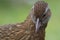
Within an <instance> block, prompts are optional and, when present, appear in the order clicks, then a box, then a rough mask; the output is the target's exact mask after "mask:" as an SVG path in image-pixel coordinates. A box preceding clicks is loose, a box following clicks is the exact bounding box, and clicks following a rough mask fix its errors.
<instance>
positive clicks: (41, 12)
mask: <svg viewBox="0 0 60 40" xmlns="http://www.w3.org/2000/svg"><path fill="white" fill-rule="evenodd" d="M50 17H51V10H50V8H49V6H48V3H47V2H45V1H37V2H36V3H35V4H34V5H33V7H32V8H31V11H30V13H29V15H28V16H27V18H26V20H25V21H24V22H22V23H16V24H7V25H2V26H0V40H45V29H46V27H47V24H48V21H49V19H50Z"/></svg>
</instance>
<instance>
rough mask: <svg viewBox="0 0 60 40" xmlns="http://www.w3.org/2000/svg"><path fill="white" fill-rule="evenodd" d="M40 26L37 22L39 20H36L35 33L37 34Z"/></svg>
mask: <svg viewBox="0 0 60 40" xmlns="http://www.w3.org/2000/svg"><path fill="white" fill-rule="evenodd" d="M40 26H41V22H40V21H39V18H37V21H36V30H35V31H36V32H38V30H39V28H40Z"/></svg>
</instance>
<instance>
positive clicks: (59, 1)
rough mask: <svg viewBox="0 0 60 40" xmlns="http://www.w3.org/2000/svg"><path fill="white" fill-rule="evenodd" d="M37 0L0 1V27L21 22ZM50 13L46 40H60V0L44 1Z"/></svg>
mask: <svg viewBox="0 0 60 40" xmlns="http://www.w3.org/2000/svg"><path fill="white" fill-rule="evenodd" d="M36 1H38V0H0V25H4V24H12V23H18V22H23V21H24V20H25V19H26V17H27V15H28V14H29V12H30V10H31V7H32V6H33V4H34V3H35V2H36ZM44 1H46V2H47V3H48V4H49V7H50V9H51V12H52V16H51V19H50V21H49V23H48V26H47V28H46V37H45V39H46V40H60V0H44Z"/></svg>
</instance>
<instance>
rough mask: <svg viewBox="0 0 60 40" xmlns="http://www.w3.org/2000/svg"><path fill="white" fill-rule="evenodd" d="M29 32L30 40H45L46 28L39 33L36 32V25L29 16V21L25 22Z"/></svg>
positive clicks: (42, 28)
mask: <svg viewBox="0 0 60 40" xmlns="http://www.w3.org/2000/svg"><path fill="white" fill-rule="evenodd" d="M24 24H26V26H27V29H28V31H29V32H30V35H31V37H30V40H45V27H41V28H40V29H39V30H38V32H37V33H36V32H35V29H36V28H35V24H34V23H33V21H32V20H31V17H30V16H28V18H27V20H26V21H25V23H24ZM45 26H46V25H45Z"/></svg>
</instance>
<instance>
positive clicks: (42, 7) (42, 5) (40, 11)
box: [31, 1, 51, 31]
mask: <svg viewBox="0 0 60 40" xmlns="http://www.w3.org/2000/svg"><path fill="white" fill-rule="evenodd" d="M50 16H51V12H50V9H49V7H48V3H46V2H44V1H38V2H36V3H35V4H34V6H33V7H32V13H31V18H32V21H33V23H35V25H36V31H38V30H39V28H40V27H41V26H43V24H46V23H48V21H49V18H50Z"/></svg>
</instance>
